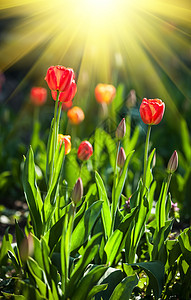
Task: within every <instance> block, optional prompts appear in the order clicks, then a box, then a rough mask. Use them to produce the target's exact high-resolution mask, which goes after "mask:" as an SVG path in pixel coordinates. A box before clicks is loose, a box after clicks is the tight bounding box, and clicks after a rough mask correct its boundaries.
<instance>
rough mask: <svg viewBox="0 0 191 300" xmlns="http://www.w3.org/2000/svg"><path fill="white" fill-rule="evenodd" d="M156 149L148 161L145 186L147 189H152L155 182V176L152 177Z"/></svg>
mask: <svg viewBox="0 0 191 300" xmlns="http://www.w3.org/2000/svg"><path fill="white" fill-rule="evenodd" d="M155 150H156V149H155V148H154V149H153V150H152V152H151V154H150V155H149V157H148V161H147V170H146V182H145V185H146V187H147V188H149V187H150V184H151V182H152V181H153V175H152V166H151V163H152V161H153V157H154V154H155Z"/></svg>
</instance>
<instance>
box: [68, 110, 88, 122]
mask: <svg viewBox="0 0 191 300" xmlns="http://www.w3.org/2000/svg"><path fill="white" fill-rule="evenodd" d="M67 116H68V119H69V120H70V123H71V124H74V125H78V124H80V123H81V122H82V121H83V120H84V117H85V116H84V112H83V110H82V109H81V108H80V107H78V106H74V107H72V108H71V109H69V110H68V113H67Z"/></svg>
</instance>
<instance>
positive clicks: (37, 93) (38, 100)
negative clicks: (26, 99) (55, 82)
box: [30, 87, 47, 106]
mask: <svg viewBox="0 0 191 300" xmlns="http://www.w3.org/2000/svg"><path fill="white" fill-rule="evenodd" d="M30 99H31V102H32V103H33V104H34V105H36V106H41V105H43V104H44V103H45V102H46V99H47V90H46V89H45V88H43V87H33V88H32V89H31V92H30Z"/></svg>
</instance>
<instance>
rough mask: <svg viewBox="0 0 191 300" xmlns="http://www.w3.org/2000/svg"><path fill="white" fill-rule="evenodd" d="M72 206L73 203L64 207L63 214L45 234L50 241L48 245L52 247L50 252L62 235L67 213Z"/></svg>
mask: <svg viewBox="0 0 191 300" xmlns="http://www.w3.org/2000/svg"><path fill="white" fill-rule="evenodd" d="M70 206H71V203H70V204H68V205H67V206H65V207H64V208H63V210H62V213H63V216H62V217H61V218H60V219H59V220H58V221H57V222H56V223H55V224H54V225H53V226H52V227H51V228H50V230H49V231H48V232H47V233H46V235H45V239H46V240H47V241H48V246H49V248H50V253H52V252H53V251H54V248H55V247H56V245H57V243H58V242H59V240H60V238H61V236H62V231H63V223H64V219H65V214H66V213H68V212H69V209H70Z"/></svg>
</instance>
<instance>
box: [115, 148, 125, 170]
mask: <svg viewBox="0 0 191 300" xmlns="http://www.w3.org/2000/svg"><path fill="white" fill-rule="evenodd" d="M125 160H126V155H125V151H124V149H123V147H121V148H120V150H119V153H118V156H117V165H118V167H119V168H121V169H122V168H123V166H124V163H125Z"/></svg>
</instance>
